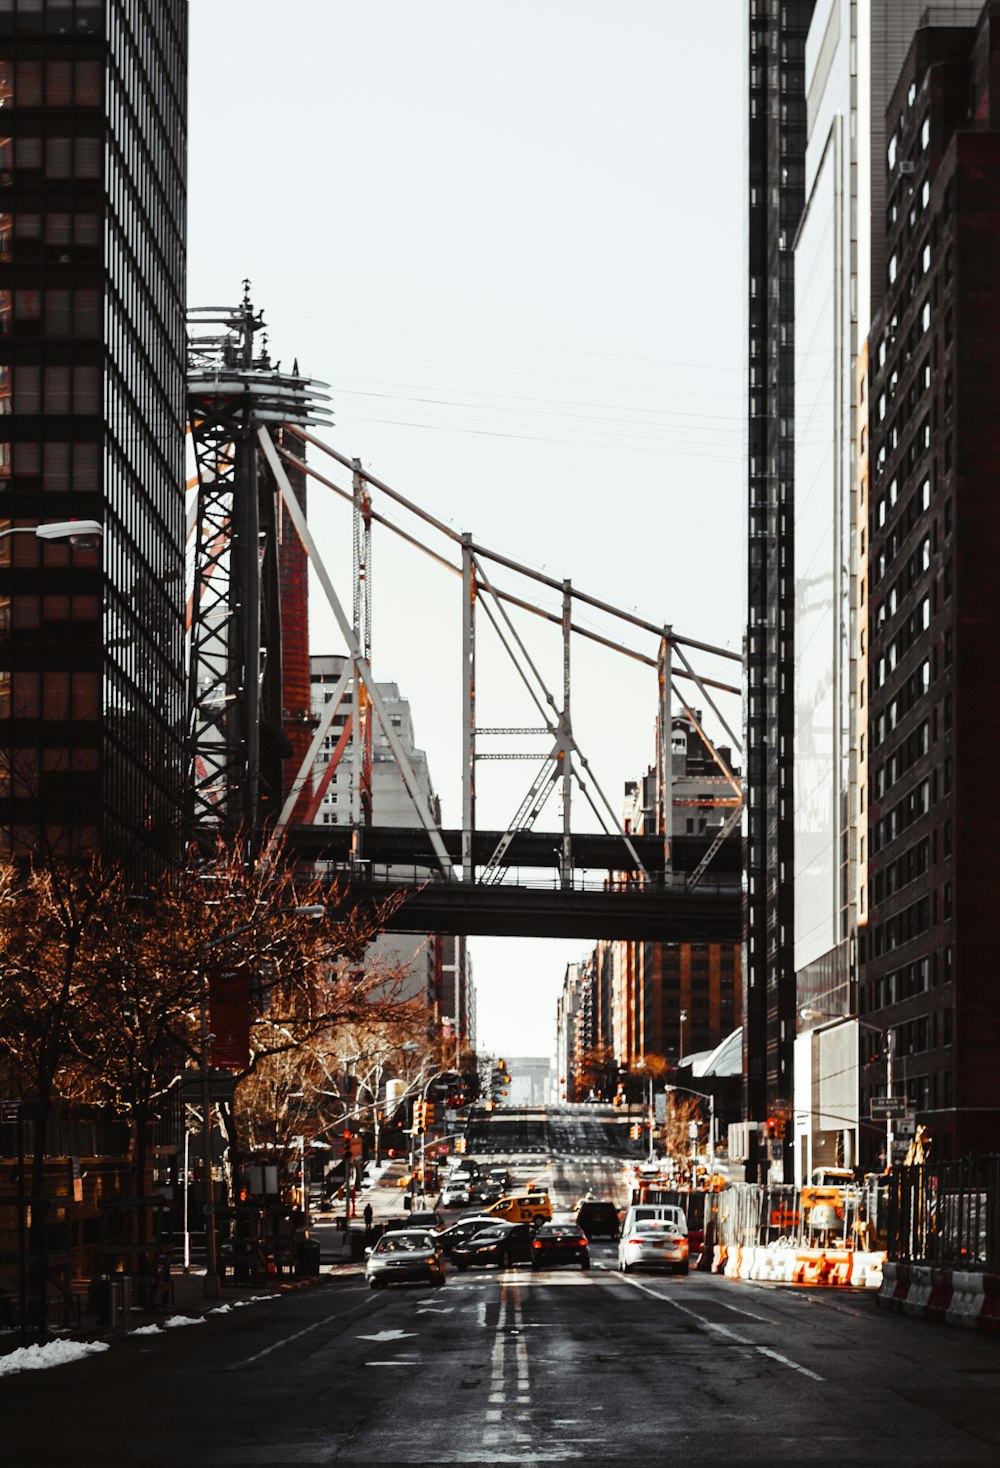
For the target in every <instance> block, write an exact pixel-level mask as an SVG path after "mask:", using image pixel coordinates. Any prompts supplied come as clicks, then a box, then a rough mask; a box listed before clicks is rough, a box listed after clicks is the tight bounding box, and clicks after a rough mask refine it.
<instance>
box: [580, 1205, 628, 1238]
mask: <svg viewBox="0 0 1000 1468" xmlns="http://www.w3.org/2000/svg"><path fill="white" fill-rule="evenodd" d="M576 1221H577V1223H578V1225H579V1226H580V1228H582V1229H583V1231H584V1233H585V1234H586V1235H587V1238H588V1239H600V1238H606V1239H617V1238H618V1236H619V1234H620V1233H621V1222H620V1220H619V1218H618V1209H617V1208H616V1207H615V1205H614V1204H613V1203H606V1202H600V1201H597V1200H591V1199H587V1200H585V1201H584V1202H583V1203H581V1204H580V1206H579V1208H578V1209H577V1210H576Z"/></svg>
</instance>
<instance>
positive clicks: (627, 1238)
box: [618, 1208, 690, 1274]
mask: <svg viewBox="0 0 1000 1468" xmlns="http://www.w3.org/2000/svg"><path fill="white" fill-rule="evenodd" d="M670 1212H671V1213H673V1214H680V1220H683V1219H684V1215H683V1213H681V1210H680V1209H679V1208H676V1209H671V1210H670ZM680 1220H678V1218H676V1217H673V1218H669V1217H668V1218H639V1219H636V1220H635V1221H634V1222H633V1223H632V1225H631V1227H630V1228H623V1229H622V1236H621V1238H620V1240H619V1241H618V1268H619V1270H620V1271H621V1272H622V1274H628V1273H629V1271H630V1270H632V1269H669V1270H671V1271H672V1272H673V1273H674V1274H687V1272H688V1267H689V1260H690V1246H689V1244H688V1234H687V1223H686V1221H685V1222H683V1225H682V1222H681V1221H680Z"/></svg>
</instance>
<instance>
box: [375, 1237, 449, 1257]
mask: <svg viewBox="0 0 1000 1468" xmlns="http://www.w3.org/2000/svg"><path fill="white" fill-rule="evenodd" d="M433 1247H434V1240H433V1239H432V1238H431V1236H430V1234H416V1233H414V1234H405V1233H395V1234H386V1235H385V1236H384V1237H383V1238H381V1239H380V1240H379V1242H378V1244H377V1245H376V1247H375V1252H376V1254H417V1253H424V1252H425V1251H426V1250H428V1249H433Z"/></svg>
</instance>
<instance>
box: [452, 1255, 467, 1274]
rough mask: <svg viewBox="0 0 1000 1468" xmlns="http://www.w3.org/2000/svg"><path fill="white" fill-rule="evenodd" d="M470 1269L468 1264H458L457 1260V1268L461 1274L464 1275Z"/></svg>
mask: <svg viewBox="0 0 1000 1468" xmlns="http://www.w3.org/2000/svg"><path fill="white" fill-rule="evenodd" d="M468 1267H469V1266H468V1265H467V1264H460V1263H459V1262H458V1260H457V1259H456V1261H455V1268H456V1269H457V1270H458V1272H459V1274H464V1273H465V1271H466V1270H467V1269H468Z"/></svg>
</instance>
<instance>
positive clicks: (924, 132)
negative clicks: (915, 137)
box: [920, 117, 931, 148]
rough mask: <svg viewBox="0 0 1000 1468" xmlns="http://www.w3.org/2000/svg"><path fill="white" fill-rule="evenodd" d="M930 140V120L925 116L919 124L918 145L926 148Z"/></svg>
mask: <svg viewBox="0 0 1000 1468" xmlns="http://www.w3.org/2000/svg"><path fill="white" fill-rule="evenodd" d="M930 140H931V120H930V118H929V117H925V118H924V120H923V122H922V123H921V125H920V146H921V148H926V147H927V146H928V144H929V143H930Z"/></svg>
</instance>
